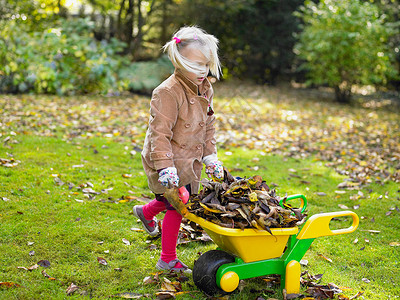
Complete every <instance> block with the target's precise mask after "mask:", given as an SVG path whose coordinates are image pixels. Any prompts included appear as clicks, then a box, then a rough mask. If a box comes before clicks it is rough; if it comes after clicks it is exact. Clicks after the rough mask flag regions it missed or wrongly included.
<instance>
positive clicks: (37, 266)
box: [17, 264, 39, 271]
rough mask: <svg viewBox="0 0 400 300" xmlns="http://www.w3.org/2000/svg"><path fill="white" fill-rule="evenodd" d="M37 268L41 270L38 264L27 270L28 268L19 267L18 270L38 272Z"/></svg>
mask: <svg viewBox="0 0 400 300" xmlns="http://www.w3.org/2000/svg"><path fill="white" fill-rule="evenodd" d="M37 268H39V265H37V264H34V265H33V266H31V267H29V268H26V267H17V269H22V270H25V271H33V270H36V269H37Z"/></svg>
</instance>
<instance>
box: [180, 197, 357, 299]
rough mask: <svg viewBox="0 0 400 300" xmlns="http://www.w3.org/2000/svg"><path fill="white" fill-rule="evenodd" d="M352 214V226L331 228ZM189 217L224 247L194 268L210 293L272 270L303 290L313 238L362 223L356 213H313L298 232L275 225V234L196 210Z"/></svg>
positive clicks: (284, 283)
mask: <svg viewBox="0 0 400 300" xmlns="http://www.w3.org/2000/svg"><path fill="white" fill-rule="evenodd" d="M295 198H301V199H302V203H303V204H304V202H303V201H305V197H304V196H303V195H294V196H291V197H290V199H295ZM348 216H349V217H351V218H352V224H351V226H350V227H348V228H344V229H337V230H331V229H330V227H329V223H330V221H331V220H332V219H333V218H339V217H348ZM185 218H187V219H189V220H190V221H193V222H195V223H197V224H199V225H200V226H201V227H203V229H204V230H205V231H206V232H207V233H208V235H209V236H210V237H211V238H212V240H213V241H214V242H215V243H216V244H217V245H218V246H219V249H220V250H211V251H208V252H206V253H204V254H202V255H201V256H200V257H199V259H198V260H197V261H196V262H195V264H194V268H193V281H194V283H195V284H196V286H197V287H198V288H199V289H200V290H202V291H203V292H204V293H206V294H207V295H210V296H211V295H214V294H217V293H221V292H225V293H231V292H233V291H234V290H235V289H236V288H237V287H238V285H239V280H241V279H247V278H253V277H259V276H265V275H272V274H279V275H280V276H281V288H282V289H286V292H287V293H299V291H300V273H301V271H300V260H301V259H302V258H303V256H304V254H305V253H306V251H307V250H308V248H309V247H310V246H311V244H312V242H313V241H314V239H316V238H318V237H322V236H330V235H338V234H345V233H351V232H353V231H355V230H356V229H357V227H358V224H359V219H358V216H357V214H355V213H354V212H352V211H341V212H331V213H320V214H316V215H313V216H311V217H310V218H309V219H308V220H307V222H306V223H305V224H304V226H303V227H302V228H301V230H300V232H299V229H298V228H297V227H292V228H274V229H272V228H271V231H272V235H271V234H270V233H268V232H267V231H265V230H257V229H244V230H242V229H232V228H225V227H222V226H219V225H216V224H214V223H211V222H209V221H207V220H205V219H203V218H201V217H198V216H196V215H194V214H192V213H186V214H185Z"/></svg>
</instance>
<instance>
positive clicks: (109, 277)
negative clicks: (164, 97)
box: [0, 85, 400, 300]
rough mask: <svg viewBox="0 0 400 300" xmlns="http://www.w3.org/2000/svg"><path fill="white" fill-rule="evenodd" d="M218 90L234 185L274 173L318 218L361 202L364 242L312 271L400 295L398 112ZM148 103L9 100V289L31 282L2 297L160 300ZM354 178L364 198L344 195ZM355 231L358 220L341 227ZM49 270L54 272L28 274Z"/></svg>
mask: <svg viewBox="0 0 400 300" xmlns="http://www.w3.org/2000/svg"><path fill="white" fill-rule="evenodd" d="M218 88H219V91H220V95H224V96H223V97H222V96H220V97H219V98H216V101H215V102H216V104H215V105H216V111H217V114H218V121H219V125H218V139H219V142H220V148H219V157H220V160H222V161H223V163H224V165H225V166H226V167H228V168H229V169H230V170H231V172H232V174H233V175H235V176H252V175H256V174H258V175H261V176H262V177H263V179H264V180H266V182H267V183H268V184H269V185H270V186H274V184H276V185H277V186H276V189H277V191H278V194H279V195H281V196H284V195H285V194H286V193H287V194H288V195H290V194H297V193H301V194H304V195H306V197H307V199H308V215H310V216H311V215H313V214H316V213H321V212H332V211H342V210H343V209H345V207H344V206H347V207H348V209H350V210H353V211H355V212H356V213H357V214H358V216H359V217H360V225H359V227H358V229H357V231H356V232H354V233H352V234H346V235H338V236H331V237H323V238H318V239H316V240H315V241H314V243H313V244H312V246H311V248H310V249H309V251H307V253H306V254H305V256H304V259H306V260H307V261H308V264H307V265H306V266H302V271H308V272H309V273H310V274H313V275H315V274H323V277H322V281H321V282H322V283H325V284H327V283H334V284H336V285H338V286H339V287H342V289H343V293H344V294H345V295H347V296H348V297H351V296H353V295H355V294H357V293H358V292H364V294H363V295H362V296H363V297H364V299H374V300H375V299H396V298H398V297H399V296H398V295H400V288H399V285H398V278H399V277H400V247H399V243H400V235H399V230H400V222H399V221H400V212H399V207H400V187H399V183H398V181H397V182H396V180H397V179H396V178H397V177H396V176H398V175H397V174H398V173H396V170H397V169H396V167H398V166H399V160H400V154H399V153H400V149H399V140H400V137H399V132H400V131H399V124H398V112H395V111H394V112H393V111H390V110H387V109H378V108H375V109H371V108H368V107H365V106H362V105H356V106H353V107H343V106H338V105H336V104H334V103H330V102H327V101H320V100H319V99H308V98H307V96H306V94H304V95H303V94H301V93H300V94H299V93H297V92H296V93H293V92H291V91H286V92H282V93H279V91H278V90H274V89H265V88H259V89H257V88H254V87H248V90H246V89H242V91H243V96H242V97H240V95H239V96H238V95H237V94H235V93H234V89H233V88H232V86H228V87H226V86H223V85H220V86H217V88H216V91H217V93H218ZM230 93H231V94H230ZM235 97H236V98H235ZM303 98H304V99H303ZM147 101H148V98H147V97H138V96H133V97H126V98H96V97H67V98H58V97H49V96H25V95H22V96H7V95H3V96H1V97H0V113H1V114H2V116H3V117H2V120H1V123H0V133H1V135H0V140H1V143H2V145H1V146H0V158H2V159H13V160H14V161H11V163H15V166H14V167H6V166H4V164H3V166H1V165H0V179H1V180H0V282H10V283H15V284H18V285H20V287H14V288H7V287H4V286H1V287H0V299H65V298H67V292H66V290H67V288H68V287H69V286H70V284H71V283H74V284H76V285H77V286H78V287H79V290H77V291H76V292H75V293H73V294H72V295H71V296H68V298H71V299H84V298H87V299H89V298H94V299H104V298H108V297H111V296H113V295H114V296H115V295H120V297H127V294H124V293H131V294H130V296H131V297H133V296H134V293H137V294H138V295H144V294H149V295H152V296H153V297H155V296H154V295H155V293H156V292H157V291H158V290H159V289H160V288H161V285H160V283H154V284H144V283H143V279H144V278H145V277H147V276H151V274H152V273H154V272H155V271H156V269H155V264H156V262H157V260H158V258H159V254H160V248H161V240H160V239H159V238H156V239H154V238H153V239H150V238H149V237H148V236H147V235H146V234H145V233H144V232H141V231H136V230H135V228H140V223H138V222H137V220H136V218H135V217H134V216H133V215H132V214H131V208H132V206H133V205H135V204H138V203H140V201H141V200H142V199H143V198H144V197H146V196H150V197H151V192H150V191H149V190H148V188H147V183H146V178H145V176H144V172H143V170H142V166H141V160H140V147H141V144H142V142H143V138H144V132H145V129H146V124H147V112H148V106H147ZM366 116H369V117H368V118H367V117H366ZM396 126H397V127H396ZM265 141H268V143H264V142H265ZM378 146H379V147H378ZM339 149H340V150H339ZM388 149H389V150H390V151H388ZM351 150H353V151H351ZM360 168H361V169H360ZM371 170H372V171H371ZM349 179H351V180H352V181H351V182H353V183H354V186H353V187H352V189H350V188H347V189H342V188H339V187H338V185H339V184H341V183H343V182H345V181H346V180H349ZM89 189H91V190H89ZM85 191H86V193H85ZM88 191H91V193H88ZM161 217H162V216H161ZM347 226H348V221H347V220H346V219H340V218H339V219H338V220H333V221H332V222H331V227H332V228H345V227H347ZM123 239H126V240H128V241H129V242H130V245H127V243H126V241H125V242H124V240H123ZM150 244H154V245H155V246H156V247H155V248H156V249H154V250H152V249H153V247H149V246H150ZM215 248H216V245H215V244H213V243H203V242H194V241H193V242H190V243H188V244H182V245H179V246H178V255H179V258H180V259H182V260H183V261H184V262H186V263H187V264H188V265H189V266H190V267H193V263H194V261H195V260H196V259H197V258H198V256H199V254H198V253H200V252H201V253H204V252H206V251H207V250H210V249H215ZM322 255H323V256H324V257H326V258H329V259H330V261H328V260H326V259H324V258H323V256H322ZM98 257H101V258H104V259H105V260H106V261H107V263H108V264H107V265H102V264H100V263H99V262H98V259H97V258H98ZM41 260H48V261H49V262H50V264H51V265H50V267H46V268H45V267H42V266H39V267H38V268H36V269H33V270H31V271H29V270H26V269H23V268H19V267H25V268H29V267H31V266H34V265H35V264H36V263H37V262H39V261H41ZM46 274H47V275H48V276H49V277H50V278H48V277H46V276H45V275H46ZM182 288H183V291H184V292H186V293H183V294H178V295H176V298H177V299H206V296H205V295H204V294H202V293H201V292H199V291H198V289H197V288H196V287H195V286H194V284H193V281H192V278H191V277H189V281H187V282H185V283H183V286H182ZM240 289H241V291H240V293H239V292H236V293H234V294H232V295H231V296H230V299H255V298H256V297H257V296H263V297H264V298H265V299H268V298H278V299H283V298H282V297H283V296H282V293H281V292H280V291H279V289H278V288H277V287H276V286H273V287H272V292H271V291H269V290H270V289H271V288H270V287H269V286H267V284H266V283H265V281H263V280H261V279H259V278H255V279H249V280H245V281H244V282H243V284H241V286H240ZM265 289H268V291H269V292H266V291H265ZM263 290H264V292H263ZM302 292H304V290H302Z"/></svg>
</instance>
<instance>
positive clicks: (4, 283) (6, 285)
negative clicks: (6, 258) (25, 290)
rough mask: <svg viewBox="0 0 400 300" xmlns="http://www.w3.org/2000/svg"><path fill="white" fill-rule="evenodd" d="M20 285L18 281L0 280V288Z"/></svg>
mask: <svg viewBox="0 0 400 300" xmlns="http://www.w3.org/2000/svg"><path fill="white" fill-rule="evenodd" d="M17 287H21V286H20V285H19V284H18V283H14V282H0V288H17Z"/></svg>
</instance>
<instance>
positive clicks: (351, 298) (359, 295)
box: [350, 292, 364, 300]
mask: <svg viewBox="0 0 400 300" xmlns="http://www.w3.org/2000/svg"><path fill="white" fill-rule="evenodd" d="M363 294H364V292H358V293H357V294H355V295H354V296H352V297H350V300H353V299H357V298H358V297H361V296H362V295H363Z"/></svg>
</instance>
